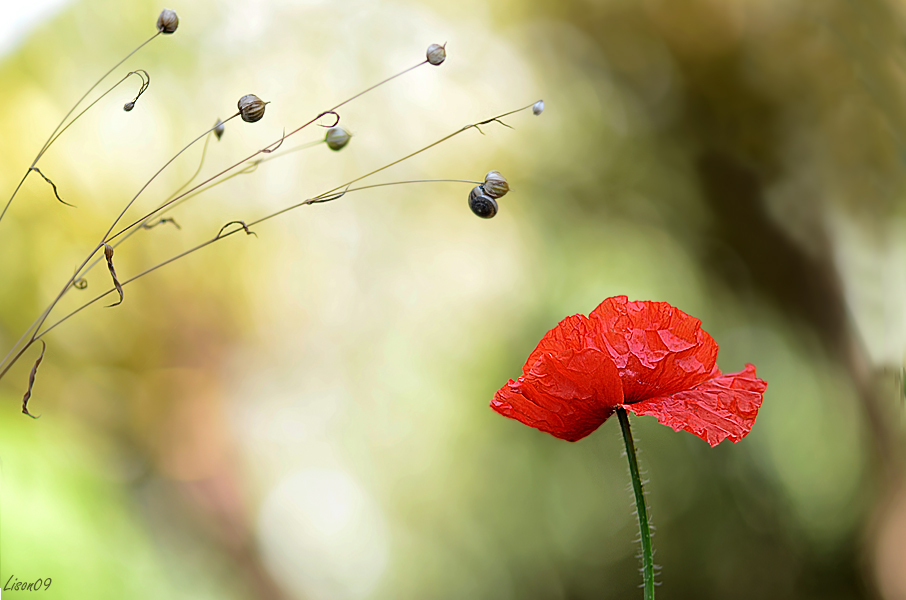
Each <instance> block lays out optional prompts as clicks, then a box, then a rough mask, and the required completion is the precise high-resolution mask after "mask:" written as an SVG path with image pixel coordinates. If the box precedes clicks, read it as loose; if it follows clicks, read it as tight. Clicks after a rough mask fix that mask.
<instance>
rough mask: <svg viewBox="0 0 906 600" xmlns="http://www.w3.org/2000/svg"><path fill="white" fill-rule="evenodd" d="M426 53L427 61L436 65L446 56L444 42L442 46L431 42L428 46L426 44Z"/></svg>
mask: <svg viewBox="0 0 906 600" xmlns="http://www.w3.org/2000/svg"><path fill="white" fill-rule="evenodd" d="M426 55H427V58H428V62H429V63H431V64H432V65H434V66H435V67H436V66H438V65H439V64H440V63H442V62H444V60H445V59H446V58H447V50H446V44H444V45H443V46H441V45H440V44H431V45H430V46H428V52H427V54H426Z"/></svg>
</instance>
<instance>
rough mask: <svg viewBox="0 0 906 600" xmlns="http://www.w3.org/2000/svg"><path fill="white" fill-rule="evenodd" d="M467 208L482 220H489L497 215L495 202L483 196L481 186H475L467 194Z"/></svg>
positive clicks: (485, 195) (483, 192)
mask: <svg viewBox="0 0 906 600" xmlns="http://www.w3.org/2000/svg"><path fill="white" fill-rule="evenodd" d="M469 208H471V209H472V212H473V213H475V214H476V215H478V216H479V217H481V218H482V219H490V218H491V217H493V216H494V215H496V214H497V201H496V200H494V199H493V198H491V197H490V196H488V195H487V194H485V191H484V188H483V187H482V186H480V185H476V186H475V187H474V188H472V191H471V192H469Z"/></svg>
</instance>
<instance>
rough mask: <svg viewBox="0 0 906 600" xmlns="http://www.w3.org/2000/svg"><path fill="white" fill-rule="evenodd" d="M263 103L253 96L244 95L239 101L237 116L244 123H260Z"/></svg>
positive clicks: (262, 114)
mask: <svg viewBox="0 0 906 600" xmlns="http://www.w3.org/2000/svg"><path fill="white" fill-rule="evenodd" d="M264 105H265V102H264V100H262V99H261V98H259V97H258V96H256V95H255V94H246V95H245V96H243V97H242V98H240V99H239V104H238V106H239V114H240V115H241V116H242V120H243V121H245V122H246V123H254V122H255V121H260V120H261V117H263V116H264Z"/></svg>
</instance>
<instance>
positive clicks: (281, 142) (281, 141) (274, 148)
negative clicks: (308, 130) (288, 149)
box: [261, 127, 286, 154]
mask: <svg viewBox="0 0 906 600" xmlns="http://www.w3.org/2000/svg"><path fill="white" fill-rule="evenodd" d="M285 139H286V127H284V128H283V135H282V136H281V137H280V139H279V140H277V141H276V142H275V143H276V144H277V145H276V146H274V144H271V146H274V147H273V148H271V146H266V147H264V148H262V149H261V151H262V152H264V153H265V154H270V153H271V152H273V151H274V150H277V149H279V148H280V146H282V145H283V140H285Z"/></svg>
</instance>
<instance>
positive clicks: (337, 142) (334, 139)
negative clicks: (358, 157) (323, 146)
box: [324, 127, 352, 151]
mask: <svg viewBox="0 0 906 600" xmlns="http://www.w3.org/2000/svg"><path fill="white" fill-rule="evenodd" d="M350 138H352V135H351V134H350V133H349V132H348V131H346V130H345V129H343V128H342V127H331V128H330V129H328V130H327V135H326V136H324V141H326V142H327V147H328V148H330V149H331V150H334V151H336V150H342V149H343V148H345V147H346V144H348V143H349V140H350Z"/></svg>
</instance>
